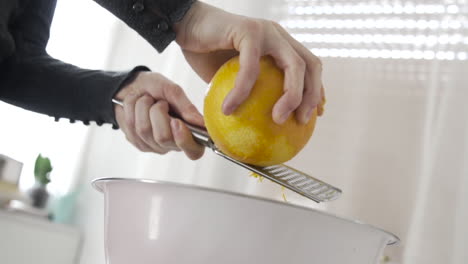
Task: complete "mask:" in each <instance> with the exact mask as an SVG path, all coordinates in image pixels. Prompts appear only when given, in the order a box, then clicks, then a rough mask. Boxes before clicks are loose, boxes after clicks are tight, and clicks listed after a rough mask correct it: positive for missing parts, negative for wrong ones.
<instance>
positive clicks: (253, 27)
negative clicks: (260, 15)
mask: <svg viewBox="0 0 468 264" xmlns="http://www.w3.org/2000/svg"><path fill="white" fill-rule="evenodd" d="M244 26H245V27H246V28H247V29H248V31H249V32H252V33H258V32H261V31H262V27H263V25H262V22H261V21H260V20H256V19H250V18H249V19H245V20H244Z"/></svg>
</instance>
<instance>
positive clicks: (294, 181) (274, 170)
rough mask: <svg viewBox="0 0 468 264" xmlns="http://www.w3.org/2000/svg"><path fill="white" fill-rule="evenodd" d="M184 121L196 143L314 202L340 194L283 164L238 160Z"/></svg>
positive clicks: (205, 132)
mask: <svg viewBox="0 0 468 264" xmlns="http://www.w3.org/2000/svg"><path fill="white" fill-rule="evenodd" d="M112 102H114V103H115V104H118V105H121V106H123V103H122V102H121V101H118V100H116V99H112ZM171 116H173V117H176V118H179V119H181V120H182V121H184V120H183V119H182V118H180V117H179V116H178V115H176V114H174V113H172V112H171ZM184 123H185V125H186V126H187V127H188V128H189V129H190V131H191V132H192V135H193V137H194V139H195V141H197V143H199V144H201V145H203V146H205V147H208V148H210V149H211V150H213V151H214V153H216V154H217V155H219V156H221V157H223V158H225V159H227V160H229V161H231V162H234V163H235V164H237V165H239V166H241V167H243V168H245V169H248V170H250V171H252V172H254V173H256V174H258V175H260V176H262V177H265V178H267V179H269V180H270V181H272V182H274V183H277V184H279V185H281V186H284V187H285V188H287V189H289V190H291V191H294V192H296V193H298V194H300V195H302V196H304V197H306V198H309V199H311V200H313V201H314V202H317V203H320V202H328V201H333V200H335V199H337V198H338V197H339V196H340V195H341V190H340V189H338V188H336V187H334V186H332V185H330V184H328V183H325V182H323V181H321V180H318V179H316V178H314V177H312V176H310V175H307V174H305V173H303V172H301V171H299V170H296V169H293V168H291V167H289V166H286V165H284V164H280V165H273V166H267V167H261V166H255V165H250V164H246V163H243V162H240V161H238V160H236V159H234V158H232V157H230V156H228V155H226V154H224V153H223V152H222V151H220V150H219V149H218V148H217V147H216V145H215V144H214V142H213V140H212V139H211V138H210V136H209V134H208V132H207V131H206V129H205V128H201V127H197V126H194V125H191V124H188V123H187V122H185V121H184Z"/></svg>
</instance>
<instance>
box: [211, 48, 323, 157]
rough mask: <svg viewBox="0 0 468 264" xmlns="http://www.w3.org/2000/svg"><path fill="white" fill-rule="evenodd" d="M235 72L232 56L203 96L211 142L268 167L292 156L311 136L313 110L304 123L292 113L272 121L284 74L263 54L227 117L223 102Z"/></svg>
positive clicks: (235, 74) (226, 150)
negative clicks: (247, 91) (245, 93)
mask: <svg viewBox="0 0 468 264" xmlns="http://www.w3.org/2000/svg"><path fill="white" fill-rule="evenodd" d="M238 72H239V57H234V58H232V59H230V60H229V61H227V62H226V63H225V64H224V65H223V66H221V68H220V69H219V70H218V71H217V72H216V74H215V75H214V77H213V79H212V81H211V84H210V87H209V90H208V93H207V95H206V97H205V101H204V119H205V125H206V128H207V130H208V133H209V134H210V136H211V138H212V139H213V142H214V143H215V144H216V146H217V147H218V148H219V149H220V150H221V151H222V152H224V153H225V154H227V155H229V156H231V157H233V158H235V159H237V160H239V161H242V162H244V163H248V164H252V165H258V166H270V165H274V164H280V163H283V162H286V161H288V160H290V159H292V158H293V157H294V156H295V155H296V154H297V153H298V152H299V151H300V150H301V149H302V148H303V147H304V146H305V145H306V143H307V142H308V140H309V139H310V137H311V136H312V133H313V131H314V127H315V121H316V118H317V113H316V111H314V113H313V114H312V117H311V119H310V121H309V122H308V123H307V124H305V125H304V124H300V123H299V122H298V121H297V120H296V118H295V115H294V114H292V115H291V116H290V117H289V118H288V119H287V120H286V122H285V123H283V124H282V125H278V124H276V123H275V122H274V121H273V118H272V110H273V106H274V105H275V103H276V102H277V101H278V99H279V98H280V97H281V96H282V95H283V82H284V73H283V71H282V70H281V69H280V68H278V67H277V66H276V64H275V62H274V60H273V59H272V58H271V57H269V56H264V57H262V58H261V60H260V73H259V76H258V78H257V81H256V82H255V84H254V86H253V88H252V91H251V93H250V95H249V97H248V98H247V100H245V101H244V102H243V103H242V104H241V105H240V106H239V107H238V108H237V109H236V110H235V111H234V113H232V114H231V115H229V116H226V115H224V114H223V112H222V104H223V101H224V98H225V97H226V96H227V95H228V93H229V91H231V89H233V88H234V82H235V79H236V76H237V73H238Z"/></svg>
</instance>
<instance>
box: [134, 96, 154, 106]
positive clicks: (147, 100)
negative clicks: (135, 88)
mask: <svg viewBox="0 0 468 264" xmlns="http://www.w3.org/2000/svg"><path fill="white" fill-rule="evenodd" d="M152 103H153V98H152V97H150V96H148V95H143V96H142V97H140V99H138V101H137V104H142V105H149V104H152Z"/></svg>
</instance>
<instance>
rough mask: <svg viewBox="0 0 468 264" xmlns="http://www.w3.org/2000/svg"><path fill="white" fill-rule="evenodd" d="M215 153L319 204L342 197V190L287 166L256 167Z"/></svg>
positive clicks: (218, 152)
mask: <svg viewBox="0 0 468 264" xmlns="http://www.w3.org/2000/svg"><path fill="white" fill-rule="evenodd" d="M214 152H215V153H216V154H218V155H220V156H222V157H224V158H225V159H227V160H229V161H232V162H234V163H236V164H238V165H240V166H242V167H244V168H246V169H248V170H250V171H252V172H255V173H257V174H258V175H260V176H262V177H265V178H267V179H269V180H270V181H273V182H275V183H277V184H280V185H282V186H284V187H286V188H287V189H289V190H291V191H294V192H296V193H298V194H300V195H302V196H304V197H306V198H309V199H311V200H313V201H315V202H317V203H320V202H329V201H333V200H336V199H338V197H340V195H341V190H340V189H338V188H336V187H334V186H332V185H330V184H328V183H325V182H323V181H321V180H318V179H315V178H314V177H312V176H310V175H307V174H305V173H303V172H301V171H298V170H296V169H293V168H291V167H288V166H286V165H274V166H268V167H260V166H254V165H249V164H245V163H243V162H240V161H238V160H235V159H233V158H231V157H229V156H227V155H225V154H224V153H222V152H221V151H219V150H217V149H214Z"/></svg>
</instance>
